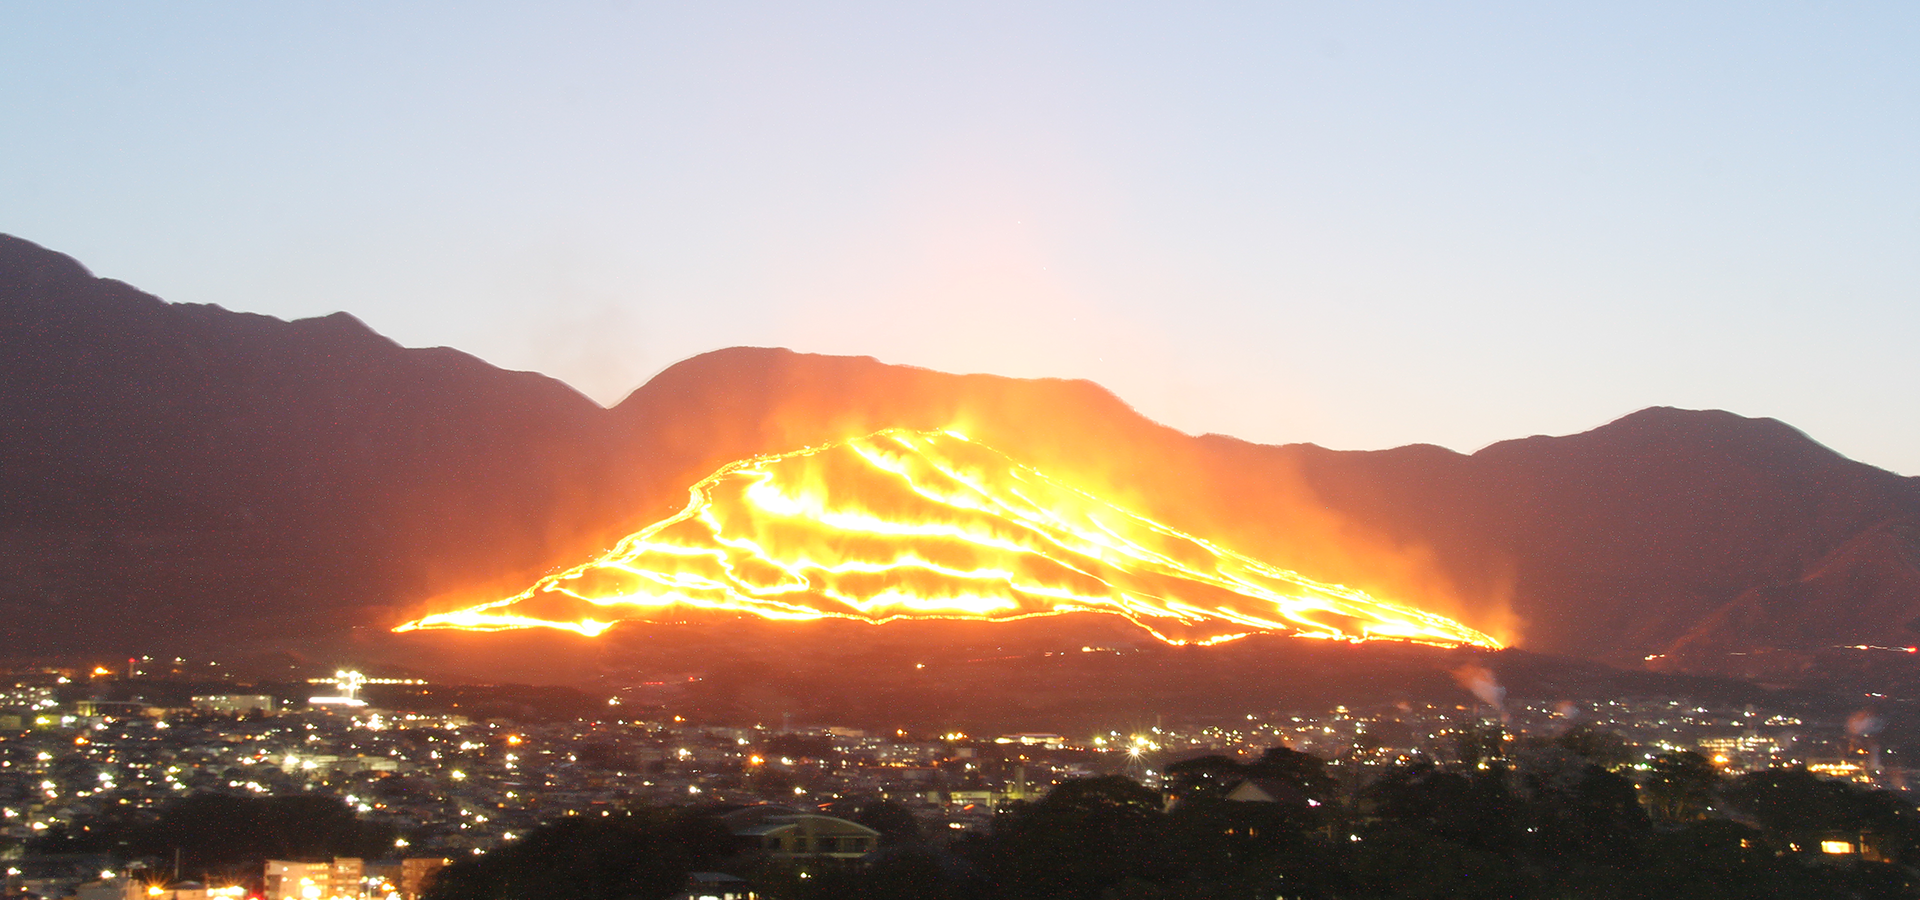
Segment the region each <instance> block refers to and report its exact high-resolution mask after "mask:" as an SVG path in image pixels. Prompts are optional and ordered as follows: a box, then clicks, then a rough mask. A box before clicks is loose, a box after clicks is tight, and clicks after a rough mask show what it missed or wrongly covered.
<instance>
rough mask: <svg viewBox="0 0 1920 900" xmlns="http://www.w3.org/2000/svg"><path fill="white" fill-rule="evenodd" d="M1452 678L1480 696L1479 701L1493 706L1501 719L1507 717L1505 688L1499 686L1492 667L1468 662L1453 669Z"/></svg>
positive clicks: (1476, 695)
mask: <svg viewBox="0 0 1920 900" xmlns="http://www.w3.org/2000/svg"><path fill="white" fill-rule="evenodd" d="M1453 680H1454V681H1456V682H1459V684H1460V686H1461V687H1463V688H1466V689H1467V690H1468V691H1470V692H1471V693H1472V694H1473V695H1474V696H1475V697H1478V698H1480V702H1481V703H1485V704H1486V705H1488V706H1491V707H1493V709H1494V711H1495V712H1498V713H1499V714H1500V718H1501V719H1505V718H1506V717H1507V689H1506V688H1504V687H1501V686H1500V681H1499V679H1497V678H1495V677H1494V676H1493V670H1492V669H1489V668H1487V667H1486V666H1482V665H1476V664H1473V663H1468V664H1466V665H1464V666H1460V667H1459V668H1456V669H1454V670H1453Z"/></svg>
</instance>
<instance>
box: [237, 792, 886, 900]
mask: <svg viewBox="0 0 1920 900" xmlns="http://www.w3.org/2000/svg"><path fill="white" fill-rule="evenodd" d="M720 818H721V820H722V821H723V822H725V823H726V825H727V828H728V829H729V830H731V831H732V832H733V834H734V836H735V837H737V838H741V839H742V840H743V841H744V842H745V843H747V845H748V846H750V847H752V848H754V849H757V850H763V851H765V852H766V853H767V854H768V855H770V856H772V857H773V858H775V859H782V860H792V861H798V862H803V861H808V860H822V859H859V858H861V857H863V856H866V855H867V854H869V853H872V852H873V850H874V848H875V847H876V846H878V845H879V842H880V832H878V831H875V830H873V829H871V828H868V827H867V826H865V825H861V824H859V823H858V822H849V821H847V820H846V819H836V818H834V817H833V816H823V815H820V814H818V813H810V812H805V811H803V810H798V809H794V808H792V807H788V806H774V805H772V804H765V805H761V806H749V807H747V808H746V809H739V810H734V811H733V812H730V813H727V814H726V815H724V816H721V817H720ZM269 900H271V898H269Z"/></svg>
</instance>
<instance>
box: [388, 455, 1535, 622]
mask: <svg viewBox="0 0 1920 900" xmlns="http://www.w3.org/2000/svg"><path fill="white" fill-rule="evenodd" d="M690 494H691V497H690V499H689V500H688V503H687V506H686V508H685V509H683V510H681V511H680V513H679V514H678V515H675V516H673V517H672V518H669V519H666V520H664V521H661V522H659V523H656V524H654V525H651V526H648V527H647V528H645V529H643V530H641V531H639V532H638V533H636V534H634V535H632V536H630V537H628V538H626V539H625V540H623V541H621V542H620V543H619V544H618V545H617V546H615V547H614V548H613V549H612V550H609V551H607V552H606V553H605V554H603V555H602V556H601V557H600V558H599V559H596V560H594V561H592V562H589V563H586V564H583V565H580V566H578V567H575V568H573V569H569V570H567V571H565V572H561V573H558V574H555V575H550V576H547V577H546V578H543V579H541V580H540V581H539V582H538V583H536V584H534V585H533V586H532V587H530V588H528V589H527V590H526V591H524V592H522V593H520V594H518V595H515V596H513V597H508V598H506V599H504V600H497V601H494V602H491V603H483V604H480V605H478V606H474V607H471V608H468V609H463V610H458V611H455V612H446V613H439V614H436V615H430V616H427V617H425V618H422V619H419V620H417V621H414V622H409V623H407V624H405V625H402V626H400V627H398V628H396V629H394V630H395V631H412V630H415V629H430V628H453V629H464V630H473V631H499V630H506V629H517V628H559V629H566V630H570V631H577V632H579V633H581V634H585V635H597V634H599V633H601V632H603V631H605V630H607V629H608V628H609V627H612V625H613V624H614V623H615V622H618V621H623V620H633V621H645V622H669V621H675V620H677V619H682V618H685V616H686V614H687V613H689V612H691V611H694V610H713V611H722V612H731V613H745V614H752V615H757V616H764V617H766V618H769V619H795V620H799V619H820V618H827V617H837V618H846V619H857V620H861V621H866V622H874V623H879V622H887V621H891V620H894V619H984V620H994V621H1005V620H1012V619H1022V618H1028V617H1032V616H1053V615H1061V614H1065V613H1077V612H1089V613H1107V614H1110V615H1118V616H1124V617H1126V618H1127V619H1129V620H1131V621H1133V622H1134V623H1135V624H1137V625H1139V626H1140V627H1142V628H1145V629H1146V630H1147V631H1149V632H1151V633H1152V634H1153V635H1154V636H1155V637H1157V638H1159V639H1161V640H1163V641H1166V642H1168V643H1172V644H1188V643H1199V644H1212V643H1218V642H1220V641H1227V640H1232V639H1234V638H1239V637H1245V636H1247V635H1249V634H1256V633H1263V632H1282V633H1292V634H1295V635H1299V636H1302V637H1316V638H1333V639H1340V640H1370V639H1380V638H1384V639H1392V640H1404V641H1419V642H1422V643H1431V644H1443V645H1460V644H1472V645H1477V646H1483V647H1498V646H1500V645H1499V642H1498V641H1495V640H1494V639H1493V638H1491V637H1488V636H1487V635H1484V634H1481V633H1480V632H1478V631H1475V630H1473V629H1471V628H1468V627H1466V626H1464V625H1462V624H1460V623H1458V622H1455V621H1453V620H1452V619H1448V618H1446V617H1444V616H1438V615H1434V614H1432V613H1427V612H1423V611H1421V610H1418V609H1413V608H1411V607H1408V606H1402V605H1400V604H1396V603H1389V602H1386V601H1383V600H1377V599H1375V598H1373V597H1369V596H1367V595H1366V594H1365V593H1362V592H1360V591H1357V590H1354V589H1352V588H1347V587H1342V586H1340V585H1335V584H1322V583H1320V582H1316V581H1313V580H1311V579H1308V578H1305V577H1302V576H1300V575H1298V574H1296V573H1294V572H1290V571H1287V570H1284V569H1279V568H1275V567H1273V566H1270V565H1267V564H1265V563H1262V562H1260V561H1258V560H1254V559H1249V558H1247V557H1245V556H1242V555H1240V554H1238V553H1234V552H1233V551H1231V550H1227V549H1225V548H1223V547H1218V546H1215V545H1214V544H1212V543H1209V542H1207V541H1205V540H1203V539H1201V538H1198V537H1194V536H1192V535H1189V534H1184V533H1182V532H1180V531H1177V530H1175V529H1173V528H1169V527H1167V526H1165V525H1162V524H1160V523H1158V522H1154V521H1152V520H1150V519H1147V518H1145V517H1143V516H1140V515H1137V514H1134V513H1132V512H1128V511H1127V510H1124V509H1121V508H1119V507H1117V506H1114V505H1112V504H1110V503H1107V502H1105V501H1102V500H1101V499H1099V498H1097V497H1094V496H1093V495H1091V494H1088V493H1086V492H1084V491H1080V490H1078V489H1075V488H1072V487H1069V486H1067V485H1065V484H1062V483H1060V482H1058V481H1055V480H1053V479H1052V478H1049V477H1047V476H1046V475H1044V474H1042V473H1040V472H1038V471H1035V470H1033V469H1031V468H1028V467H1026V466H1022V465H1019V464H1017V463H1015V462H1013V461H1012V460H1010V459H1008V458H1007V457H1006V456H1003V455H1001V454H1000V453H999V452H998V451H995V450H993V449H991V448H988V447H986V446H983V445H981V444H978V443H975V442H973V441H970V440H968V439H967V438H966V437H965V436H963V435H961V434H958V433H955V432H952V431H930V432H920V431H907V430H901V429H892V430H887V431H881V432H877V433H875V434H871V435H868V436H866V437H861V438H855V439H852V440H848V441H841V442H837V443H832V444H827V445H824V446H818V447H809V448H806V449H803V450H797V451H794V452H791V453H781V454H773V455H768V456H757V457H753V458H751V459H744V460H740V461H738V462H734V463H731V464H728V465H726V466H724V467H722V468H721V469H720V470H719V471H718V472H715V473H713V474H712V475H710V476H708V477H707V478H706V479H704V480H702V481H701V482H700V483H698V484H696V485H694V486H693V488H692V489H691V491H690Z"/></svg>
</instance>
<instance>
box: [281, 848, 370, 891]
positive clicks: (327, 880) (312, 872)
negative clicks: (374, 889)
mask: <svg viewBox="0 0 1920 900" xmlns="http://www.w3.org/2000/svg"><path fill="white" fill-rule="evenodd" d="M364 874H365V867H364V866H363V865H362V864H361V861H360V860H358V859H353V858H351V857H341V858H338V859H334V860H332V861H331V862H294V861H290V860H284V859H270V860H267V865H266V879H265V880H266V885H267V900H337V898H355V900H357V898H359V897H362V896H364V891H363V890H362V886H361V880H362V876H363V875H364Z"/></svg>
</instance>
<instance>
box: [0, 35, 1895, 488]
mask: <svg viewBox="0 0 1920 900" xmlns="http://www.w3.org/2000/svg"><path fill="white" fill-rule="evenodd" d="M0 231H5V232H8V233H12V234H16V235H19V236H21V237H25V238H27V239H29V240H33V241H37V242H39V243H42V244H45V245H47V246H49V247H52V248H54V249H57V250H61V251H64V252H67V253H70V254H72V255H74V256H76V257H78V258H79V259H80V260H81V261H82V262H84V263H86V264H87V265H89V266H90V267H92V268H93V269H94V271H95V272H96V273H98V274H101V275H106V276H109V277H114V278H119V279H122V280H125V281H128V282H131V283H133V284H135V285H138V286H140V287H142V288H145V289H147V290H149V291H152V292H154V293H156V294H159V295H160V296H162V297H164V298H166V299H168V300H173V301H179V302H202V303H218V304H220V305H222V306H225V307H228V308H230V309H238V310H248V311H255V312H263V313H268V314H272V315H276V316H282V317H289V318H290V317H299V316H309V315H319V314H324V313H328V312H332V311H334V310H341V309H344V310H347V311H349V312H352V313H353V314H355V315H357V316H359V317H360V318H362V319H364V320H365V321H366V322H367V323H368V324H370V325H371V326H373V327H374V328H375V329H377V330H379V331H381V332H383V333H385V334H387V335H389V336H391V337H393V338H394V339H396V340H398V341H400V342H401V343H403V344H407V345H409V346H431V345H448V346H453V347H458V348H460V349H462V350H466V351H468V352H471V353H473V354H475V355H477V356H480V357H481V358H483V359H486V360H488V361H490V362H493V363H495V364H498V365H501V366H506V367H509V368H516V369H532V370H536V371H541V372H545V373H547V374H550V375H553V376H556V377H558V378H561V379H564V380H566V381H568V382H569V383H571V384H573V385H575V386H576V387H578V388H580V389H581V390H582V391H583V392H585V393H587V394H588V395H589V396H592V397H594V398H595V399H598V400H600V401H602V402H606V403H611V402H614V401H617V400H618V399H619V398H620V397H621V396H623V395H625V394H626V392H628V391H629V390H631V389H632V388H634V387H636V386H638V385H639V384H640V383H641V382H643V381H644V380H645V379H646V378H648V377H649V376H650V375H652V374H653V373H654V372H657V371H658V370H660V369H661V368H663V367H665V366H667V365H669V364H671V363H673V362H675V361H677V360H679V359H682V358H685V357H687V356H690V355H693V354H695V353H699V352H702V351H705V350H711V349H715V348H719V347H725V346H732V345H738V344H752V345H777V346H787V347H793V348H795V349H799V350H806V351H815V352H824V353H852V354H867V355H873V356H877V357H879V358H880V359H882V360H886V361H889V362H899V363H910V364H915V365H922V366H928V367H931V368H937V369H944V370H949V371H988V372H997V373H1001V374H1007V375H1022V376H1033V375H1054V376H1067V377H1079V378H1090V379H1093V380H1095V381H1098V382H1100V383H1101V384H1104V385H1106V386H1107V387H1109V388H1111V389H1112V390H1114V391H1115V392H1116V393H1118V394H1119V395H1120V396H1121V397H1123V398H1125V399H1126V400H1128V401H1129V402H1131V403H1133V404H1134V405H1135V406H1136V407H1137V408H1139V409H1140V410H1141V411H1142V412H1143V413H1145V414H1147V415H1149V416H1151V417H1153V418H1155V419H1158V420H1160V421H1163V422H1166V423H1168V424H1171V425H1173V426H1175V427H1178V428H1181V429H1183V430H1186V431H1191V432H1203V431H1217V432H1224V433H1228V434H1234V435H1238V436H1240V437H1244V438H1248V439H1251V440H1257V441H1263V442H1276V443H1277V442H1288V441H1312V442H1315V443H1320V444H1323V445H1326V446H1331V447H1336V448H1342V449H1372V448H1380V447H1389V446H1395V445H1399V444H1404V443H1411V442H1416V441H1426V442H1432V443H1438V444H1442V445H1445V446H1449V447H1453V448H1455V449H1459V450H1463V451H1471V450H1474V449H1477V448H1479V447H1481V446H1483V445H1485V444H1487V443H1489V442H1492V441H1495V440H1500V439H1505V438H1510V437H1521V436H1525V435H1528V434H1534V433H1553V434H1560V433H1569V432H1574V431H1579V430H1583V429H1586V428H1590V427H1592V426H1595V425H1598V424H1600V423H1602V422H1605V421H1608V420H1610V419H1613V418H1616V417H1618V416H1620V415H1624V414H1625V413H1628V412H1631V411H1633V410H1635V409H1638V408H1641V407H1644V406H1650V405H1656V404H1665V405H1676V406H1689V407H1718V408H1725V409H1730V410H1733V411H1735V412H1739V413H1742V414H1746V415H1764V416H1773V417H1776V418H1780V419H1783V420H1785V421H1787V422H1789V423H1792V424H1794V425H1796V426H1798V427H1800V428H1802V429H1803V430H1805V431H1807V432H1809V433H1810V434H1811V435H1813V436H1814V437H1815V438H1816V439H1819V440H1821V441H1822V442H1824V443H1826V444H1828V445H1829V446H1831V447H1833V448H1835V449H1836V450H1839V451H1840V452H1842V453H1845V454H1847V455H1849V456H1852V457H1854V458H1856V459H1860V460H1862V461H1865V462H1869V463H1873V464H1875V465H1879V466H1883V467H1887V468H1891V469H1894V470H1895V471H1899V472H1902V473H1907V474H1920V419H1916V415H1915V412H1916V408H1917V407H1920V403H1916V400H1915V398H1916V386H1917V385H1920V377H1916V376H1920V353H1916V352H1915V349H1914V347H1915V344H1916V335H1920V5H1915V4H1912V3H1878V4H1876V3H1854V4H1819V5H1817V4H1810V3H1809V4H1796V5H1786V4H1765V3H1753V2H1740V3H1716V4H1706V3H1696V4H1687V3H1671V2H1663V3H1646V4H1631V3H1605V4H1573V3H1539V2H1526V3H1512V4H1494V3H1437V2H1436V3H1421V4H1369V3H1346V2H1342V3H1258V4H1215V5H1195V4H1171V3H1169V4H1162V5H1146V4H1120V3H1086V4H1034V3H1008V4H992V3H984V2H968V3H959V4H952V5H948V6H938V5H933V4H926V3H911V4H898V3H893V4H882V3H875V4H868V5H842V4H795V3H763V4H756V3H731V4H722V3H701V4H693V3H687V4H674V5H668V4H648V3H575V4H539V5H535V4H489V3H476V2H461V3H444V4H428V3H366V4H349V3H327V4H320V3H309V4H293V3H276V4H260V3H254V2H246V3H240V2H235V3H223V4H216V3H200V2H191V0H183V2H177V3H166V4H159V3H117V4H116V3H53V2H45V3H30V2H23V3H12V4H7V5H6V6H4V7H0Z"/></svg>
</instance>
